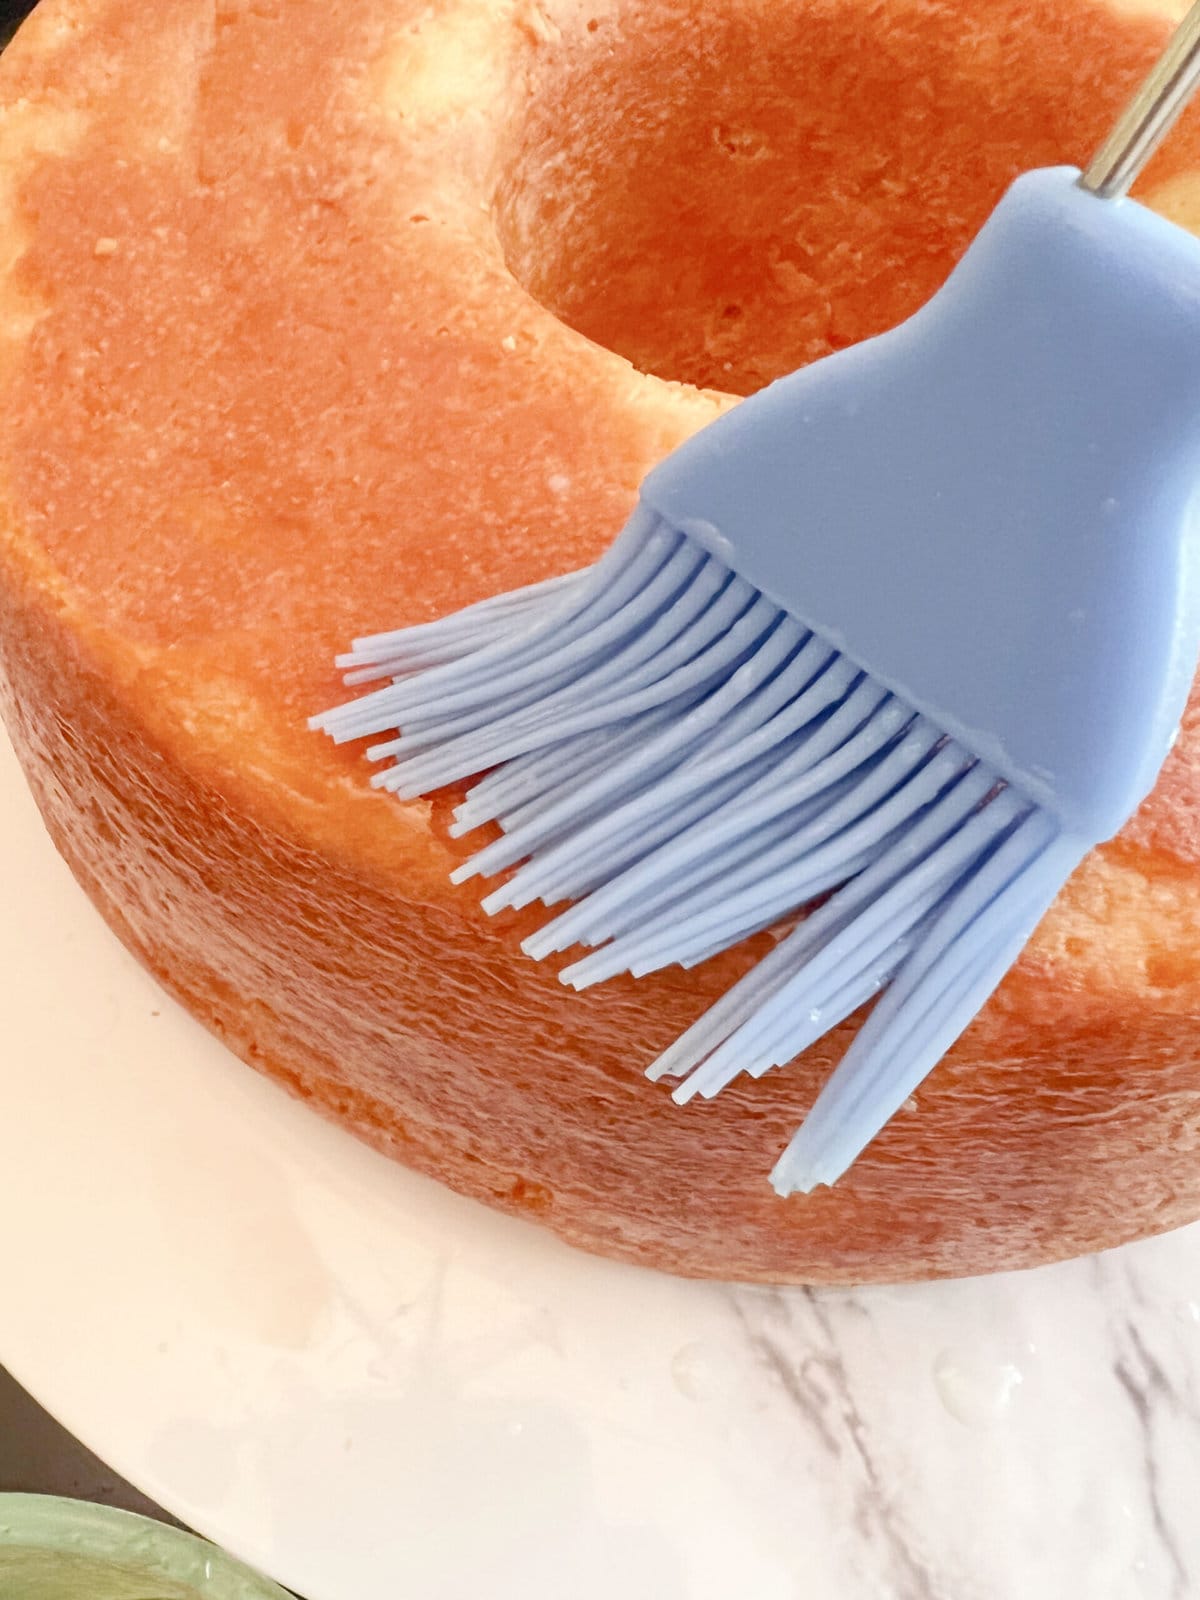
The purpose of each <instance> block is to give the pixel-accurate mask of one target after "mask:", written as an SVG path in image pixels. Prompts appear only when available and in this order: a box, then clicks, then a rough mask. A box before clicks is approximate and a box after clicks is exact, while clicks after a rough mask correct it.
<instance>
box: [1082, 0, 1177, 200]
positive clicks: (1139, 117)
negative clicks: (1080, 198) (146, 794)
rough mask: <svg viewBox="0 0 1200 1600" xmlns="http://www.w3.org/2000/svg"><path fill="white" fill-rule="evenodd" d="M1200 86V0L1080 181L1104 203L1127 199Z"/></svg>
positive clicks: (1171, 39) (1172, 37)
mask: <svg viewBox="0 0 1200 1600" xmlns="http://www.w3.org/2000/svg"><path fill="white" fill-rule="evenodd" d="M1198 84H1200V0H1195V4H1194V5H1193V6H1192V8H1191V10H1190V11H1189V12H1188V14H1187V16H1186V17H1184V19H1183V21H1182V22H1181V23H1180V24H1179V26H1178V27H1177V28H1176V29H1175V32H1174V33H1173V34H1172V35H1171V38H1170V41H1169V42H1168V44H1167V48H1166V49H1165V50H1164V51H1163V53H1162V55H1161V56H1160V57H1159V58H1158V60H1157V62H1156V63H1155V64H1154V66H1153V67H1152V68H1151V70H1150V75H1149V76H1148V77H1147V79H1146V81H1145V82H1144V83H1143V84H1142V86H1141V88H1140V89H1139V90H1138V92H1137V93H1136V94H1135V95H1134V97H1133V99H1132V100H1131V101H1130V102H1129V104H1128V105H1127V106H1126V107H1125V110H1124V111H1123V112H1122V113H1121V115H1120V117H1119V118H1118V119H1117V124H1116V126H1115V127H1114V128H1113V131H1112V132H1111V133H1110V134H1109V136H1108V138H1107V139H1105V141H1104V143H1103V144H1102V145H1101V146H1100V148H1099V150H1097V151H1096V154H1095V155H1094V156H1093V157H1092V160H1091V162H1090V164H1089V166H1088V168H1087V170H1086V171H1085V172H1084V174H1083V176H1082V177H1081V178H1080V180H1079V182H1080V184H1081V186H1082V187H1083V188H1085V189H1089V190H1090V191H1091V192H1092V194H1096V195H1099V196H1100V198H1101V199H1102V200H1114V199H1116V198H1117V196H1118V195H1123V194H1125V193H1126V192H1127V191H1128V189H1129V186H1130V184H1131V183H1133V181H1134V179H1135V178H1136V177H1137V176H1138V174H1139V173H1140V172H1141V170H1142V168H1143V167H1144V166H1145V165H1146V163H1147V161H1149V159H1150V157H1151V156H1152V155H1153V154H1154V152H1155V151H1156V150H1157V149H1158V147H1159V145H1160V144H1161V143H1162V141H1163V140H1164V139H1165V138H1166V136H1167V134H1168V133H1170V131H1171V129H1172V128H1173V127H1174V126H1175V123H1176V120H1177V119H1178V117H1179V115H1180V113H1181V112H1182V111H1183V109H1184V107H1185V106H1186V105H1187V103H1188V101H1189V100H1190V99H1191V98H1192V95H1193V94H1194V93H1195V90H1196V87H1197V85H1198Z"/></svg>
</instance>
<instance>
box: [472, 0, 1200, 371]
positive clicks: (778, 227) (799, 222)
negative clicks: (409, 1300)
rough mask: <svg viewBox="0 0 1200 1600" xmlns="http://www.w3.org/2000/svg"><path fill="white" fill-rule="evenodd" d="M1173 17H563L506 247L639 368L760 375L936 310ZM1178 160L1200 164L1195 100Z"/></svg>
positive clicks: (525, 148)
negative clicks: (605, 44) (598, 26)
mask: <svg viewBox="0 0 1200 1600" xmlns="http://www.w3.org/2000/svg"><path fill="white" fill-rule="evenodd" d="M563 10H564V16H565V15H566V8H565V6H564V7H563ZM881 19H885V20H886V26H881ZM595 20H596V19H591V21H589V22H588V23H587V31H588V32H592V31H594V29H593V27H592V23H593V22H594V21H595ZM576 26H577V25H576ZM1168 26H1169V24H1168V23H1167V22H1166V21H1165V20H1163V19H1161V18H1155V17H1148V16H1122V15H1120V14H1118V13H1116V12H1114V11H1112V10H1109V9H1108V8H1107V7H1105V6H1102V5H1098V4H1094V3H1092V0H1039V4H1038V5H1037V6H1036V7H1034V6H1030V5H1029V4H1028V0H974V3H973V4H971V5H964V4H962V3H961V0H921V3H917V0H888V4H887V5H886V7H868V6H866V5H864V4H863V3H862V0H809V3H806V4H805V5H803V6H770V7H759V6H754V7H749V6H743V5H738V6H735V5H733V4H731V3H730V0H711V3H709V4H706V5H705V6H703V7H694V6H692V5H691V4H690V0H688V3H684V0H667V3H663V0H657V3H652V4H649V5H647V4H641V3H639V4H638V5H637V6H634V5H633V4H632V0H628V3H626V4H624V5H623V6H619V7H618V8H617V9H616V10H615V11H614V13H613V15H612V17H611V19H610V20H608V21H607V23H606V32H607V33H608V34H609V35H610V36H611V37H612V38H613V39H614V47H613V48H612V49H611V50H610V51H606V52H604V53H599V52H596V51H595V50H593V49H591V48H589V47H587V46H586V44H585V43H584V36H583V32H582V30H578V31H576V32H575V33H574V35H573V36H572V34H571V33H570V30H569V28H567V26H566V24H565V23H564V43H563V44H562V45H561V47H558V48H556V49H555V50H554V51H542V52H539V53H537V55H536V56H534V57H531V59H530V70H529V79H530V99H529V102H528V109H527V111H526V112H525V113H524V115H523V117H522V118H520V119H519V120H518V121H517V123H516V124H515V125H514V126H512V127H511V128H510V130H509V136H508V143H507V147H506V148H505V149H503V150H502V152H501V165H500V171H501V173H502V176H501V179H500V182H499V184H498V186H497V190H496V194H495V214H496V219H497V227H498V230H499V234H500V240H501V245H502V248H503V249H504V252H505V255H506V258H507V261H508V263H509V266H510V268H511V270H512V271H513V272H514V273H515V274H516V276H517V277H518V278H519V279H520V281H521V282H522V283H523V284H524V285H525V286H526V287H527V288H528V290H529V291H530V292H531V293H532V294H533V295H534V296H535V297H536V298H537V299H538V300H540V301H541V302H542V303H543V304H544V305H545V306H547V307H548V308H550V309H551V310H553V311H554V312H555V313H556V314H557V315H558V316H559V317H560V318H562V320H563V321H565V322H566V323H568V324H570V325H571V326H572V327H574V328H576V329H578V330H579V332H581V333H583V334H586V335H587V336H588V337H589V338H591V339H593V340H595V341H596V342H598V343H599V344H602V345H605V346H606V347H608V348H609V349H611V350H615V351H617V352H619V353H620V354H621V355H623V356H626V357H627V358H628V359H629V360H630V361H631V362H633V364H634V365H635V366H636V367H639V368H640V369H641V370H643V371H645V372H651V373H655V374H657V375H658V376H660V377H663V378H669V379H678V380H682V381H685V382H688V383H692V384H698V385H701V386H706V387H716V388H722V389H727V390H732V391H734V392H737V393H741V394H749V393H751V392H752V391H754V390H755V389H758V388H760V387H762V385H763V384H765V383H767V382H769V381H770V380H771V379H773V378H775V377H778V376H779V375H781V374H782V373H784V372H787V371H790V370H791V369H793V368H795V367H798V366H801V365H803V364H804V363H806V362H809V361H812V360H815V359H816V358H817V357H820V356H823V355H826V354H828V353H829V352H830V351H832V350H836V349H838V348H840V347H842V346H844V345H848V344H852V343H854V342H856V341H858V340H860V339H863V338H866V337H868V336H870V335H872V334H875V333H879V332H881V331H882V330H883V329H885V328H887V327H890V326H892V325H893V324H895V323H897V322H899V321H901V320H902V319H903V318H904V317H906V316H908V315H909V314H910V313H911V312H913V311H915V310H916V309H917V308H918V307H919V306H920V305H921V304H923V303H924V301H926V300H927V299H928V298H929V296H930V295H931V294H932V293H933V292H934V290H935V289H936V288H937V287H938V286H939V285H940V284H941V283H942V281H943V280H944V279H945V277H946V275H947V274H948V272H949V271H950V269H951V267H952V266H953V265H954V263H955V261H957V259H958V258H959V256H960V255H961V254H962V252H963V250H964V249H965V248H966V246H967V244H968V243H969V241H970V239H971V238H972V236H973V235H974V234H975V232H976V231H977V230H978V228H979V226H980V225H981V224H982V222H983V221H984V219H985V217H986V216H987V214H988V212H989V211H990V210H991V208H992V206H993V205H994V204H995V203H996V201H997V199H998V198H999V196H1000V195H1001V193H1002V192H1003V190H1004V189H1005V187H1006V186H1007V185H1008V184H1009V183H1010V182H1011V180H1012V179H1013V178H1014V177H1015V176H1016V175H1017V174H1018V173H1019V172H1021V171H1022V170H1024V169H1025V168H1028V167H1033V166H1043V165H1052V164H1055V163H1059V162H1075V163H1080V164H1082V163H1084V162H1086V160H1087V159H1088V157H1089V156H1090V154H1091V152H1092V151H1093V149H1094V148H1095V147H1096V145H1097V144H1098V143H1099V141H1100V139H1101V137H1102V136H1103V135H1104V134H1105V133H1106V132H1107V130H1108V127H1109V125H1110V123H1111V121H1112V119H1113V118H1114V117H1115V115H1116V113H1117V111H1118V110H1119V108H1120V107H1121V106H1122V104H1123V103H1124V101H1125V99H1126V98H1127V96H1128V94H1129V92H1130V91H1131V89H1132V87H1133V85H1134V84H1135V83H1136V82H1137V81H1138V80H1139V78H1140V77H1141V75H1142V74H1143V72H1144V71H1145V70H1146V68H1147V67H1148V65H1149V63H1150V62H1151V61H1152V60H1153V59H1154V57H1155V55H1156V54H1157V51H1158V49H1159V48H1160V47H1161V44H1162V41H1163V39H1164V37H1165V35H1166V32H1167V30H1168ZM572 37H573V39H574V43H572V42H571V41H572ZM1158 160H1159V163H1160V165H1158V167H1157V170H1156V173H1155V177H1154V181H1155V182H1161V181H1163V179H1164V177H1166V176H1167V175H1168V173H1169V172H1171V171H1178V170H1181V169H1182V167H1183V166H1184V165H1186V164H1187V163H1189V162H1190V161H1200V137H1198V134H1197V116H1196V114H1194V113H1193V114H1191V115H1190V116H1189V119H1188V120H1187V122H1186V124H1185V126H1184V127H1183V128H1182V129H1181V130H1180V131H1177V133H1176V134H1175V135H1174V137H1173V139H1172V141H1171V142H1170V144H1169V145H1168V147H1167V150H1166V152H1165V153H1164V155H1161V156H1160V157H1159V158H1158Z"/></svg>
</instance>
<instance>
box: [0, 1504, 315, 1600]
mask: <svg viewBox="0 0 1200 1600" xmlns="http://www.w3.org/2000/svg"><path fill="white" fill-rule="evenodd" d="M0 1596H3V1600H290V1597H289V1596H287V1595H285V1593H284V1591H283V1590H282V1589H280V1588H278V1587H277V1586H276V1585H275V1584H273V1583H271V1582H269V1580H268V1579H266V1578H260V1577H259V1576H258V1574H257V1573H254V1572H252V1571H251V1570H250V1568H249V1567H244V1566H243V1565H242V1564H241V1562H240V1561H234V1560H233V1559H232V1557H230V1556H227V1555H224V1554H223V1553H222V1552H221V1551H220V1550H218V1549H217V1548H216V1546H215V1545H211V1544H207V1543H206V1542H205V1541H204V1540H203V1539H197V1538H196V1537H194V1535H192V1534H190V1533H182V1532H180V1530H179V1529H178V1528H170V1527H167V1526H166V1525H165V1524H164V1523H161V1522H152V1521H150V1520H149V1519H148V1518H146V1517H135V1516H133V1515H132V1514H131V1513H130V1512H128V1511H117V1510H114V1509H113V1508H112V1507H109V1506H94V1505H88V1504H86V1503H85V1502H83V1501H81V1500H59V1499H56V1498H54V1497H52V1496H50V1495H36V1494H0Z"/></svg>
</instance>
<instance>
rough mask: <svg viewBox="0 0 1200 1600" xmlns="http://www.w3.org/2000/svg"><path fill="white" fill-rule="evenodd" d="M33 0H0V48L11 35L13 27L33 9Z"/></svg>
mask: <svg viewBox="0 0 1200 1600" xmlns="http://www.w3.org/2000/svg"><path fill="white" fill-rule="evenodd" d="M33 4H34V0H0V48H2V47H3V46H4V45H6V44H7V43H8V41H9V39H10V38H11V37H12V33H13V29H14V28H15V27H16V26H17V24H18V23H19V22H20V21H21V18H22V17H25V16H28V14H29V13H30V12H31V11H32V10H33Z"/></svg>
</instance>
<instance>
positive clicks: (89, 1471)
mask: <svg viewBox="0 0 1200 1600" xmlns="http://www.w3.org/2000/svg"><path fill="white" fill-rule="evenodd" d="M2 1339H3V1326H2V1322H0V1340H2ZM13 1492H17V1493H26V1494H29V1493H36V1494H60V1495H67V1496H69V1497H70V1498H71V1499H74V1500H95V1501H98V1502H100V1503H101V1504H102V1505H108V1506H122V1507H123V1508H124V1509H125V1510H126V1511H138V1512H140V1513H141V1514H142V1515H143V1516H147V1517H158V1518H159V1519H160V1520H161V1521H163V1522H173V1521H174V1520H175V1519H174V1518H173V1517H169V1516H168V1515H167V1514H166V1512H165V1511H161V1510H160V1509H159V1508H158V1507H157V1506H156V1505H154V1503H153V1502H152V1501H150V1500H147V1499H146V1497H145V1495H143V1494H139V1493H138V1491H137V1490H136V1489H135V1488H133V1487H132V1486H131V1485H130V1484H128V1483H125V1482H124V1481H123V1479H121V1478H118V1477H117V1475H116V1473H115V1472H113V1471H111V1470H110V1468H108V1467H106V1466H105V1465H104V1463H103V1462H102V1461H101V1460H99V1458H98V1457H96V1456H94V1455H93V1454H92V1453H91V1451H90V1450H85V1449H84V1447H83V1445H81V1444H80V1443H79V1441H78V1440H77V1439H73V1438H72V1437H71V1435H70V1434H69V1433H67V1432H66V1431H65V1429H63V1428H60V1427H59V1425H58V1423H57V1422H55V1421H54V1419H53V1418H52V1417H49V1416H47V1414H46V1413H45V1412H44V1411H43V1410H42V1408H41V1407H40V1406H39V1405H37V1404H36V1403H35V1402H34V1401H33V1400H31V1399H30V1398H29V1396H28V1395H27V1394H26V1393H25V1391H24V1390H23V1389H22V1388H20V1387H19V1385H18V1384H17V1383H15V1382H14V1380H13V1379H12V1378H11V1377H10V1376H9V1375H8V1373H7V1372H5V1370H4V1368H3V1367H0V1493H13Z"/></svg>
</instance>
